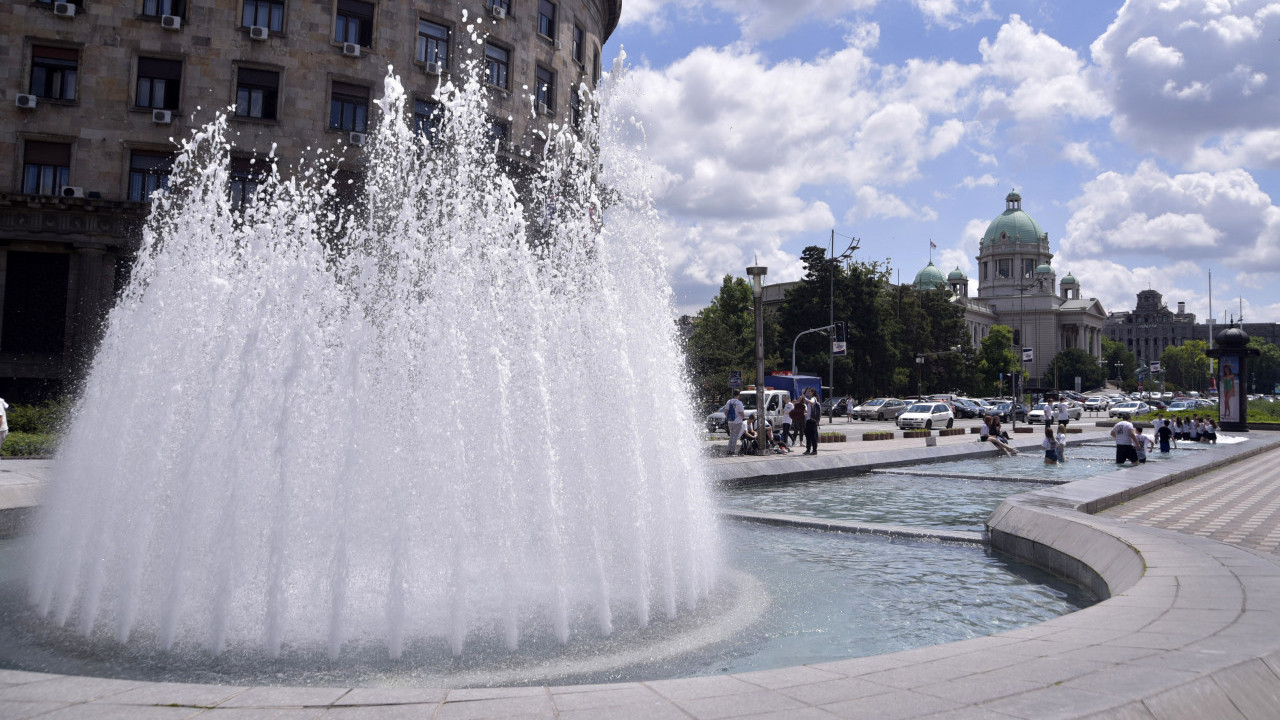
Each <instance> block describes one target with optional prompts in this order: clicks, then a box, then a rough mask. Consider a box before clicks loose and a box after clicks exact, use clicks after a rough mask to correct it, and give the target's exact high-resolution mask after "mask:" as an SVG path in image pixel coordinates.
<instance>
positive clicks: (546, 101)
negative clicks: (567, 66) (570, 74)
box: [534, 65, 556, 112]
mask: <svg viewBox="0 0 1280 720" xmlns="http://www.w3.org/2000/svg"><path fill="white" fill-rule="evenodd" d="M534 76H535V77H536V82H535V85H536V86H537V91H538V104H539V105H546V106H547V112H555V110H556V74H555V73H554V72H552V71H550V70H548V69H546V68H544V67H542V66H541V65H539V66H538V69H537V71H536V72H535V73H534ZM539 109H541V108H539Z"/></svg>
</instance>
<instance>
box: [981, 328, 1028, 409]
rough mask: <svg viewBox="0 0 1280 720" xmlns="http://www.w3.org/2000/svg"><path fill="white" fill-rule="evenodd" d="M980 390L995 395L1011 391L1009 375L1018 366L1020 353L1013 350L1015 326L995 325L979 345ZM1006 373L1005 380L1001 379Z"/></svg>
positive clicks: (983, 393)
mask: <svg viewBox="0 0 1280 720" xmlns="http://www.w3.org/2000/svg"><path fill="white" fill-rule="evenodd" d="M977 360H978V379H979V382H980V383H981V385H980V387H979V389H978V392H979V393H981V394H982V395H995V394H997V393H999V392H1002V391H1003V392H1005V393H1007V392H1008V391H1009V375H1010V373H1011V372H1012V371H1013V368H1015V367H1017V366H1018V354H1017V353H1015V352H1014V351H1013V328H1010V327H1009V326H1007V325H993V326H992V327H991V332H989V333H987V336H986V337H985V338H983V339H982V344H981V345H980V346H979V347H978V356H977ZM1002 373H1003V374H1004V380H1003V381H1002V380H1001V379H1000V376H1001V374H1002Z"/></svg>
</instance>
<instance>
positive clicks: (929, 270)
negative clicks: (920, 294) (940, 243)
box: [911, 260, 947, 290]
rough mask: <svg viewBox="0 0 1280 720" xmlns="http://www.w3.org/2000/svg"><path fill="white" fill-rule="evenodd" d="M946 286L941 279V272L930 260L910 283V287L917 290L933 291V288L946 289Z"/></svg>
mask: <svg viewBox="0 0 1280 720" xmlns="http://www.w3.org/2000/svg"><path fill="white" fill-rule="evenodd" d="M946 284H947V281H946V279H945V278H943V277H942V271H941V270H939V269H938V268H937V266H935V265H934V264H933V261H932V260H930V261H929V264H928V265H926V266H925V267H924V269H923V270H921V271H920V272H918V273H916V280H915V282H913V283H911V286H912V287H914V288H915V289H917V290H933V289H934V288H939V287H946Z"/></svg>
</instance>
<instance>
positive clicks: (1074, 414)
mask: <svg viewBox="0 0 1280 720" xmlns="http://www.w3.org/2000/svg"><path fill="white" fill-rule="evenodd" d="M1044 412H1045V404H1044V403H1036V404H1035V405H1032V406H1031V412H1030V413H1029V414H1028V415H1027V422H1029V423H1037V424H1044ZM1051 412H1052V413H1053V418H1054V421H1055V422H1056V421H1057V419H1058V411H1057V410H1056V409H1054V410H1051ZM1082 413H1083V411H1082V410H1081V409H1080V406H1079V405H1077V404H1075V403H1070V404H1068V405H1067V419H1068V420H1079V419H1080V416H1081V414H1082Z"/></svg>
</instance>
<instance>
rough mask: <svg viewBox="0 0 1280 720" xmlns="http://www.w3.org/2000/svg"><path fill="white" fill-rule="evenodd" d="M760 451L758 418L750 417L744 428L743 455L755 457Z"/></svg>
mask: <svg viewBox="0 0 1280 720" xmlns="http://www.w3.org/2000/svg"><path fill="white" fill-rule="evenodd" d="M759 450H760V434H759V433H757V432H756V416H755V415H748V416H747V424H746V426H745V427H743V428H742V454H743V455H755V454H756V453H757V452H759Z"/></svg>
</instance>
